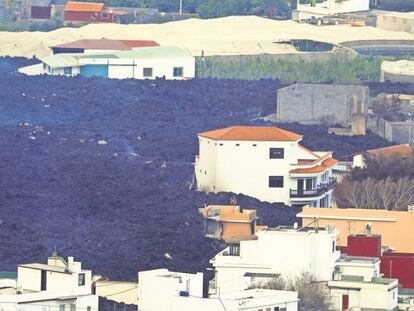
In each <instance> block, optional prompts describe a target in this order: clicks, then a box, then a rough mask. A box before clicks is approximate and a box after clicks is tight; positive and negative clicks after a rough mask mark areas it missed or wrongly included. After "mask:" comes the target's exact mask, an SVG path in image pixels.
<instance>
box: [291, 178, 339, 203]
mask: <svg viewBox="0 0 414 311" xmlns="http://www.w3.org/2000/svg"><path fill="white" fill-rule="evenodd" d="M335 183H336V178H333V177H331V178H329V180H328V182H327V183H323V184H320V185H319V186H318V187H317V188H315V189H303V190H292V189H290V197H291V198H314V197H319V196H322V195H323V194H324V193H326V192H327V191H329V190H331V189H333V187H334V185H335Z"/></svg>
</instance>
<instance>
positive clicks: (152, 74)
mask: <svg viewBox="0 0 414 311" xmlns="http://www.w3.org/2000/svg"><path fill="white" fill-rule="evenodd" d="M146 70H150V72H151V74H148V73H146V72H145V71H146ZM142 76H143V77H144V78H152V77H153V76H154V72H153V68H152V67H144V68H142Z"/></svg>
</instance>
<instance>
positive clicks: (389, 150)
mask: <svg viewBox="0 0 414 311" xmlns="http://www.w3.org/2000/svg"><path fill="white" fill-rule="evenodd" d="M367 152H368V153H369V154H371V155H373V156H376V157H385V156H392V155H399V156H403V157H407V156H409V155H410V154H412V153H413V149H412V148H411V147H410V146H408V145H395V146H389V147H384V148H378V149H370V150H367Z"/></svg>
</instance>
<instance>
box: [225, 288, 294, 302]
mask: <svg viewBox="0 0 414 311" xmlns="http://www.w3.org/2000/svg"><path fill="white" fill-rule="evenodd" d="M267 296H283V297H284V296H292V298H293V297H297V292H294V291H286V290H273V289H262V288H255V289H247V290H243V291H238V292H232V293H224V294H220V298H221V299H225V300H240V299H246V298H259V297H267Z"/></svg>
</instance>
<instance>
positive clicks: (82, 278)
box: [78, 273, 85, 286]
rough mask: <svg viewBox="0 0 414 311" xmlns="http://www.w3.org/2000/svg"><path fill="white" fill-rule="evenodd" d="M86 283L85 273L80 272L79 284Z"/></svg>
mask: <svg viewBox="0 0 414 311" xmlns="http://www.w3.org/2000/svg"><path fill="white" fill-rule="evenodd" d="M84 285H85V273H79V275H78V286H84Z"/></svg>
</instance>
